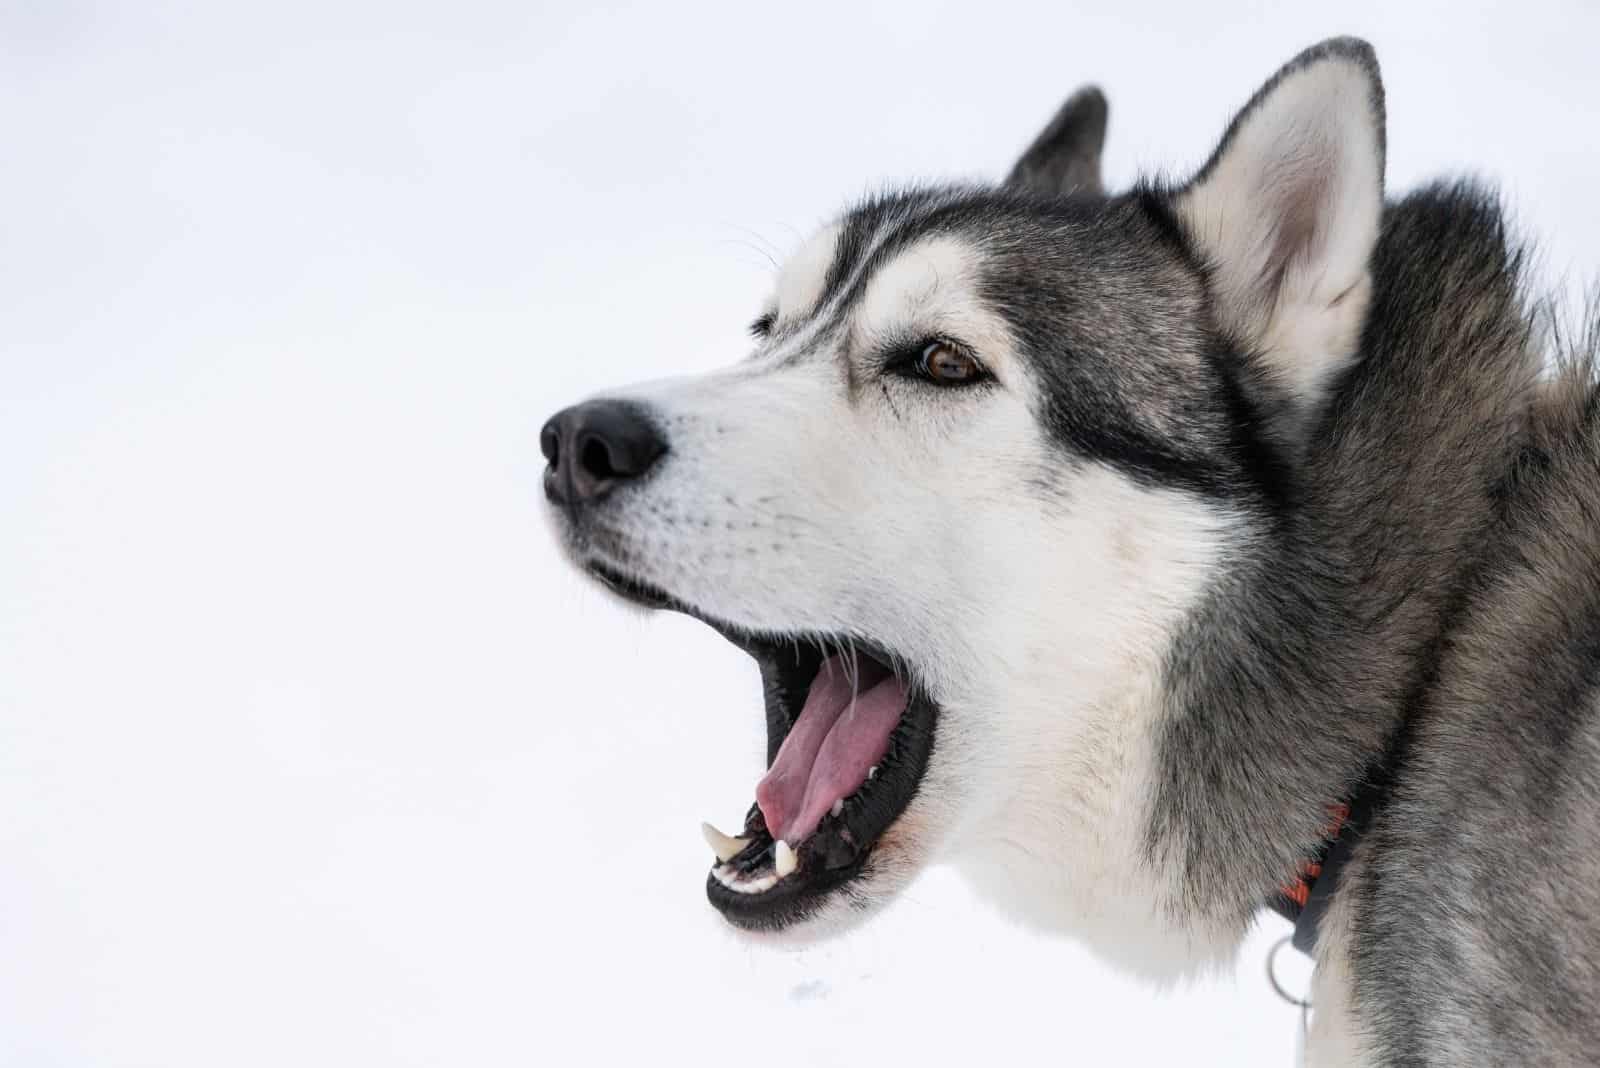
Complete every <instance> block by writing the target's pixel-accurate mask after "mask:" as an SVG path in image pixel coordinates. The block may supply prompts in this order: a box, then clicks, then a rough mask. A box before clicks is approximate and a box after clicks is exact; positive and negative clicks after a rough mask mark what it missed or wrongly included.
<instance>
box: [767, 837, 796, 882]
mask: <svg viewBox="0 0 1600 1068" xmlns="http://www.w3.org/2000/svg"><path fill="white" fill-rule="evenodd" d="M799 866H800V858H799V857H797V856H795V855H794V850H793V849H791V848H790V847H789V843H788V842H785V841H784V840H783V839H781V838H780V839H778V848H777V851H776V852H775V853H774V854H773V860H772V868H773V870H774V871H776V872H777V873H778V878H780V879H782V878H783V877H784V876H785V875H788V874H789V873H790V872H792V871H794V870H795V869H796V868H798V867H799Z"/></svg>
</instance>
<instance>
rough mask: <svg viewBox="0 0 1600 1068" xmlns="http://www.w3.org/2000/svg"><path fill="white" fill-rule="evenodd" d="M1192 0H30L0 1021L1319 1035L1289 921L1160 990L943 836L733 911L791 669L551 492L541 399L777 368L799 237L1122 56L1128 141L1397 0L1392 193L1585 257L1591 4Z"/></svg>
mask: <svg viewBox="0 0 1600 1068" xmlns="http://www.w3.org/2000/svg"><path fill="white" fill-rule="evenodd" d="M1161 7H1162V5H1158V4H1154V3H1139V4H1131V3H1118V4H1107V5H1105V6H1104V7H1103V8H1102V9H1101V10H1087V9H1083V8H1080V7H1076V6H1074V5H1071V4H1067V3H1054V4H1041V3H1033V4H1026V5H1007V4H1002V3H996V2H987V3H983V4H978V5H970V6H966V7H963V6H960V5H953V4H938V3H928V2H915V3H913V2H907V3H864V4H849V5H839V6H832V7H830V6H828V5H824V4H820V3H806V4H784V5H760V4H752V3H745V4H740V5H730V6H728V7H726V8H721V9H715V10H713V9H711V8H701V9H694V10H689V9H684V8H681V7H678V6H676V5H669V4H655V5H649V6H641V7H640V8H638V9H635V10H630V11H621V10H617V11H606V12H601V11H599V10H597V9H596V5H592V4H587V3H583V4H576V3H575V4H551V3H548V2H541V0H534V2H533V3H531V4H530V3H527V2H522V3H511V2H506V3H493V2H459V0H458V2H454V3H450V4H440V5H437V6H436V7H433V8H428V7H424V6H419V5H410V4H396V3H393V2H385V3H363V4H353V3H343V4H326V3H300V2H286V0H276V2H273V3H260V4H254V5H249V6H240V5H225V4H218V3H194V4H187V5H180V4H156V3H152V2H142V3H137V4H129V5H126V6H122V7H118V6H114V5H106V6H102V5H96V4H87V3H78V2H73V0H48V2H40V3H26V2H22V3H18V2H15V0H12V2H6V3H0V1065H3V1066H5V1068H10V1066H26V1068H34V1066H39V1068H45V1066H55V1065H63V1066H65V1065H71V1066H78V1065H85V1066H87V1065H107V1066H122V1065H126V1066H134V1065H140V1066H144V1065H151V1066H154V1065H182V1066H195V1068H201V1066H205V1068H214V1066H221V1065H226V1066H229V1068H244V1066H253V1065H263V1066H266V1065H272V1066H282V1065H338V1066H345V1065H362V1066H365V1065H472V1066H496V1065H534V1064H562V1063H575V1062H627V1061H630V1060H636V1061H638V1062H641V1063H712V1064H716V1063H736V1062H742V1061H744V1060H751V1061H752V1062H754V1063H760V1064H771V1065H790V1064H848V1063H878V1062H879V1061H885V1060H890V1059H892V1060H893V1061H895V1062H900V1063H912V1064H914V1063H918V1062H919V1061H921V1062H926V1061H931V1062H934V1063H947V1062H952V1061H963V1060H965V1061H976V1062H978V1063H989V1062H991V1061H992V1060H996V1059H999V1058H1001V1057H1004V1056H1011V1055H1018V1056H1024V1055H1025V1056H1027V1057H1028V1058H1029V1061H1030V1063H1031V1062H1035V1061H1038V1062H1045V1063H1053V1064H1098V1063H1107V1062H1110V1063H1118V1064H1158V1063H1183V1064H1189V1063H1199V1064H1244V1065H1282V1064H1286V1063H1288V1060H1289V1056H1290V1049H1291V1034H1292V1024H1293V1014H1292V1013H1291V1012H1290V1011H1289V1010H1287V1009H1284V1008H1283V1007H1282V1006H1280V1005H1279V1004H1278V1003H1276V1002H1275V1001H1274V1000H1273V999H1272V998H1271V997H1270V995H1268V994H1267V993H1266V990H1265V986H1264V984H1263V982H1262V980H1261V976H1260V967H1259V966H1260V955H1261V953H1262V952H1263V951H1264V948H1265V946H1266V945H1267V944H1268V943H1269V942H1270V941H1271V939H1272V938H1273V937H1274V936H1275V935H1276V934H1277V931H1278V927H1277V926H1276V925H1275V924H1267V925H1264V926H1263V928H1262V929H1261V930H1260V931H1258V933H1257V935H1256V936H1255V937H1254V938H1252V940H1251V941H1250V943H1249V944H1248V945H1247V947H1246V949H1245V952H1244V954H1243V956H1242V958H1241V964H1240V968H1239V971H1238V974H1237V976H1233V975H1228V976H1223V977H1220V978H1218V979H1217V980H1215V981H1213V982H1207V983H1205V984H1202V985H1199V986H1196V987H1194V988H1186V989H1182V990H1178V991H1172V992H1168V993H1165V994H1157V993H1154V992H1151V991H1149V990H1146V989H1143V988H1140V987H1138V986H1135V985H1134V984H1131V983H1129V982H1127V981H1124V980H1122V979H1120V978H1118V977H1116V976H1113V975H1111V974H1108V973H1107V972H1105V971H1104V970H1102V969H1101V968H1100V967H1099V966H1098V965H1096V964H1095V963H1094V962H1092V961H1091V960H1090V959H1089V958H1087V956H1086V955H1085V954H1084V953H1083V952H1081V951H1080V950H1078V949H1077V948H1075V947H1074V946H1072V945H1070V944H1065V943H1061V942H1058V941H1052V940H1048V939H1044V938H1042V937H1039V936H1035V935H1033V934H1030V933H1027V932H1023V931H1018V930H1015V929H1013V928H1011V927H1010V926H1008V925H1007V924H1006V923H1005V922H1004V921H1002V920H1000V919H997V918H996V917H994V916H993V915H992V914H990V913H988V912H987V911H986V910H985V909H984V907H983V906H981V905H979V904H977V903H976V902H974V901H973V900H972V899H971V897H970V896H969V895H968V893H967V892H966V890H965V889H964V888H963V887H962V885H961V884H960V883H959V882H957V881H956V880H955V878H954V877H953V876H951V875H950V874H948V873H946V872H938V871H936V872H934V873H933V874H931V875H930V876H929V877H927V878H926V879H924V880H923V881H922V882H920V883H919V884H918V885H916V886H915V887H914V888H913V890H912V892H911V893H909V894H907V895H906V897H905V898H904V899H903V900H902V901H901V902H900V903H899V905H898V906H897V907H896V908H895V909H893V910H892V911H891V912H889V913H888V914H886V915H885V916H884V917H883V918H882V919H881V920H880V921H879V922H877V923H875V924H874V925H873V926H871V927H870V928H869V929H868V930H866V931H864V932H862V933H861V934H859V935H857V936H855V937H853V938H851V939H850V940H848V941H847V942H843V943H838V944H833V945H828V946H825V947H821V948H816V949H812V950H809V951H806V952H802V953H774V952H772V951H769V950H757V949H752V948H751V947H749V946H747V945H745V944H743V943H741V942H739V941H737V940H735V939H734V938H732V937H730V936H729V935H728V934H727V933H726V932H725V931H724V930H723V928H722V927H721V926H720V923H719V921H718V920H717V919H716V916H715V914H714V913H713V912H712V911H711V909H710V908H709V907H708V906H707V905H706V904H705V902H704V900H703V897H702V889H701V884H702V880H703V879H704V875H705V870H706V866H707V860H708V858H707V852H706V850H705V848H704V846H702V845H701V843H700V840H699V837H698V834H697V832H696V825H697V823H698V821H699V820H701V819H702V818H710V819H713V820H717V821H720V822H722V823H724V824H725V825H726V824H733V823H736V822H737V821H738V818H739V816H740V814H741V813H742V812H743V811H744V809H745V806H746V805H747V804H748V803H749V800H750V797H751V791H752V788H753V786H754V783H755V780H756V777H757V776H758V774H759V771H760V758H761V752H762V745H763V742H762V728H761V716H760V713H759V710H758V704H757V698H756V680H755V676H754V672H753V668H751V667H750V666H749V665H748V663H747V662H746V661H745V660H744V658H743V657H742V656H741V655H739V654H737V653H735V652H734V651H733V650H731V648H729V647H728V646H726V645H725V644H724V643H723V642H722V641H721V639H719V638H717V637H715V636H714V635H712V634H711V633H710V632H708V631H706V630H704V629H703V628H701V627H699V626H698V625H696V624H693V623H690V622H687V621H685V620H682V619H676V618H650V619H642V618H639V617H635V616H633V615H631V614H629V613H627V612H625V611H623V610H622V609H620V608H618V607H616V606H614V605H613V604H611V603H610V602H609V601H607V600H606V599H604V598H602V597H601V596H600V595H599V594H597V593H596V592H594V591H593V590H591V589H589V588H588V587H587V586H586V585H584V584H583V583H581V582H579V581H578V580H577V579H576V578H574V577H573V576H570V575H568V574H567V572H566V571H565V570H564V569H563V566H562V564H561V562H560V561H559V559H558V557H557V554H556V552H555V551H554V548H553V545H552V542H551V539H550V538H549V537H548V534H547V531H546V530H545V529H544V525H543V516H542V512H541V509H542V500H541V495H540V491H539V472H540V469H541V466H542V461H541V459H540V458H539V456H538V449H537V432H538V427H539V425H540V423H541V422H542V421H543V420H544V418H545V417H546V416H548V415H549V414H550V413H551V412H553V411H554V410H555V409H556V408H557V407H559V406H561V405H564V404H566V403H569V402H571V401H573V400H575V399H578V398H579V397H581V396H582V395H584V394H585V393H587V392H589V391H592V390H595V389H598V388H601V387H603V386H606V385H611V384H616V383H620V382H624V381H627V380H629V379H632V378H636V377H642V376H647V375H656V374H662V373H666V372H669V371H678V370H684V369H693V368H706V367H711V366H714V365H717V364H721V363H725V362H729V361H732V360H734V359H736V358H738V357H739V356H741V355H742V354H743V352H744V345H745V342H744V338H743V333H742V331H743V328H744V324H745V323H746V322H747V321H748V320H749V319H750V318H751V317H752V316H753V315H754V313H755V312H756V311H757V310H758V309H759V304H760V301H761V299H762V297H763V295H764V293H765V290H766V287H767V285H768V281H769V277H770V273H771V268H770V265H769V263H768V262H767V259H768V255H769V254H771V255H774V256H779V257H781V255H782V254H783V253H785V252H787V251H789V250H791V249H792V248H793V247H794V246H795V245H796V243H797V241H798V240H799V238H800V236H801V235H802V234H804V233H805V232H807V231H809V230H810V229H812V228H813V227H814V226H815V225H817V224H818V223H819V222H821V221H822V220H823V219H825V218H826V217H827V216H828V215H830V214H831V213H833V212H834V211H836V210H837V209H838V208H839V207H841V206H842V205H843V204H845V203H846V202H847V201H848V200H850V199H851V198H852V197H854V196H856V195H858V194H860V193H861V192H863V191H864V190H867V189H870V188H872V187H874V186H875V185H877V184H879V183H881V182H883V181H885V180H890V179H907V178H919V177H939V176H974V175H976V176H982V175H997V174H999V173H1001V172H1003V170H1004V168H1005V167H1006V166H1008V165H1009V163H1010V162H1011V158H1012V156H1013V154H1014V153H1015V152H1016V151H1017V149H1018V148H1019V147H1020V146H1021V145H1022V144H1024V143H1025V142H1026V141H1027V140H1028V139H1029V138H1030V137H1031V136H1032V134H1033V133H1034V132H1035V129H1036V127H1037V126H1038V125H1039V124H1040V123H1042V122H1043V121H1044V120H1045V119H1046V118H1047V117H1048V115H1049V114H1050V113H1051V111H1052V110H1053V109H1054V107H1055V106H1056V104H1057V103H1058V101H1059V100H1060V99H1061V98H1062V97H1063V96H1064V95H1065V94H1066V92H1067V91H1069V90H1070V89H1071V88H1073V87H1074V86H1075V85H1077V84H1078V83H1080V82H1082V81H1086V80H1091V79H1092V80H1096V81H1099V82H1100V83H1101V84H1102V85H1104V86H1105V88H1106V90H1107V92H1108V94H1109V95H1110V98H1111V104H1112V120H1111V140H1110V145H1109V148H1108V155H1107V169H1108V174H1109V178H1110V180H1111V182H1112V184H1113V185H1114V186H1118V187H1120V186H1123V185H1125V184H1126V183H1127V182H1128V181H1130V180H1131V178H1132V177H1133V175H1135V174H1136V173H1138V172H1140V171H1141V170H1146V171H1147V170H1153V169H1166V170H1169V171H1171V172H1173V173H1181V171H1182V170H1183V169H1184V168H1186V167H1189V166H1191V165H1193V164H1196V163H1198V162H1199V161H1200V160H1201V159H1202V158H1203V156H1204V155H1205V153H1206V152H1207V151H1208V149H1209V148H1210V146H1211V143H1212V142H1213V140H1214V139H1215V138H1216V136H1217V135H1218V134H1219V133H1220V131H1221V129H1222V126H1223V124H1224V122H1225V121H1226V119H1227V118H1228V116H1229V114H1230V113H1231V111H1232V109H1233V108H1234V107H1235V106H1237V105H1238V104H1240V103H1242V101H1243V100H1244V99H1245V97H1246V96H1247V95H1248V94H1249V93H1250V92H1251V91H1252V90H1253V89H1254V87H1255V86H1256V84H1257V83H1258V82H1259V81H1260V80H1261V79H1263V78H1265V77H1266V76H1267V75H1268V74H1270V73H1271V71H1272V70H1273V69H1274V68H1275V67H1276V66H1277V64H1278V63H1279V62H1281V61H1282V60H1285V59H1287V58H1288V57H1289V56H1290V55H1291V54H1292V53H1293V52H1295V51H1296V50H1298V49H1299V48H1300V47H1301V46H1303V45H1306V44H1309V43H1311V42H1313V41H1314V40H1316V39H1319V38H1320V37H1323V36H1326V35H1328V34H1330V33H1335V32H1359V33H1363V34H1365V35H1367V36H1369V37H1370V38H1371V39H1372V40H1373V41H1374V42H1375V43H1376V44H1377V46H1378V49H1379V52H1380V56H1381V59H1382V62H1383V64H1384V68H1385V74H1386V80H1387V83H1388V88H1389V104H1390V120H1391V121H1390V126H1389V144H1390V157H1389V159H1390V168H1389V175H1390V181H1391V188H1394V189H1401V188H1405V187H1408V186H1411V185H1414V184H1415V183H1416V182H1418V181H1419V180H1421V179H1423V178H1425V177H1427V176H1430V175H1435V174H1439V173H1444V172H1459V171H1461V170H1464V169H1472V170H1475V171H1477V172H1479V173H1482V174H1485V175H1487V176H1490V177H1492V178H1495V179H1498V180H1500V181H1501V182H1502V183H1503V185H1504V187H1505V189H1506V190H1507V192H1508V194H1509V195H1510V196H1511V198H1512V199H1513V201H1514V203H1515V204H1516V206H1517V211H1518V217H1519V219H1520V220H1521V222H1522V223H1523V224H1524V226H1525V227H1526V228H1527V229H1528V230H1529V231H1530V232H1532V233H1535V234H1537V235H1539V237H1540V238H1541V243H1542V247H1543V249H1544V251H1545V257H1546V262H1547V264H1548V268H1549V272H1550V276H1551V277H1552V278H1558V277H1567V278H1572V279H1578V280H1580V281H1581V280H1582V279H1585V278H1588V277H1592V273H1593V272H1592V268H1593V267H1594V266H1595V263H1596V257H1595V255H1594V250H1595V249H1596V248H1600V209H1597V208H1596V203H1597V198H1596V196H1595V192H1594V182H1595V179H1596V176H1597V175H1600V166H1597V163H1600V158H1597V150H1596V148H1595V138H1594V136H1593V122H1594V118H1593V117H1594V114H1595V112H1596V107H1597V104H1600V100H1597V96H1600V93H1597V89H1600V81H1597V79H1600V75H1597V73H1596V66H1595V52H1594V47H1595V46H1594V42H1595V41H1596V40H1597V39H1600V15H1597V14H1596V11H1597V9H1596V8H1594V7H1593V6H1592V5H1586V4H1581V3H1574V4H1570V5H1567V6H1564V7H1560V6H1553V5H1542V6H1541V5H1537V4H1532V3H1522V4H1517V5H1515V6H1513V7H1510V8H1509V9H1508V10H1506V11H1503V12H1499V13H1495V12H1491V11H1490V10H1489V9H1488V8H1485V7H1477V6H1474V5H1470V4H1463V3H1450V4H1441V5H1437V6H1436V8H1435V9H1434V10H1433V11H1432V13H1429V14H1424V13H1421V10H1420V9H1419V8H1418V7H1417V6H1415V5H1385V6H1383V7H1376V6H1375V7H1370V8H1352V7H1350V6H1349V5H1318V8H1317V10H1318V11H1320V12H1322V13H1320V14H1319V13H1313V11H1312V9H1311V8H1310V7H1309V6H1307V5H1280V4H1271V5H1263V6H1262V7H1261V8H1260V9H1259V10H1254V11H1252V10H1238V9H1236V10H1233V11H1227V12H1219V11H1218V5H1215V4H1195V3H1179V4H1172V5H1170V6H1169V8H1168V10H1165V11H1163V10H1161ZM1402 7H1403V8H1404V10H1403V11H1402V10H1400V9H1401V8H1402ZM1332 10H1337V11H1338V12H1339V13H1338V14H1337V15H1330V14H1327V12H1329V11H1332Z"/></svg>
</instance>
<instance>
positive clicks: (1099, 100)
mask: <svg viewBox="0 0 1600 1068" xmlns="http://www.w3.org/2000/svg"><path fill="white" fill-rule="evenodd" d="M1107 110H1108V106H1107V104H1106V97H1105V94H1104V93H1102V92H1101V91H1100V90H1099V89H1097V88H1095V87H1094V86H1092V85H1086V86H1084V87H1083V88H1081V89H1079V90H1078V91H1077V92H1075V93H1073V94H1072V95H1071V96H1070V97H1068V98H1067V102H1066V103H1065V104H1062V105H1061V110H1059V111H1057V112H1056V115H1055V118H1053V119H1051V120H1050V124H1049V125H1048V126H1046V127H1045V128H1044V129H1043V130H1042V131H1041V132H1040V134H1039V136H1038V137H1036V138H1034V140H1033V144H1031V145H1029V146H1028V150H1027V151H1026V152H1024V153H1023V154H1022V158H1021V159H1019V160H1017V163H1016V166H1014V167H1012V168H1011V173H1010V174H1009V175H1007V176H1006V183H1005V184H1006V185H1008V186H1011V187H1012V188H1014V189H1030V190H1032V191H1033V192H1035V193H1047V194H1050V195H1054V196H1060V195H1065V194H1067V193H1079V194H1088V195H1093V196H1098V195H1099V194H1100V193H1101V192H1102V190H1103V187H1102V185H1101V182H1100V150H1101V149H1102V148H1104V147H1105V143H1106V112H1107Z"/></svg>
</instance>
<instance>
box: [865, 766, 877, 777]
mask: <svg viewBox="0 0 1600 1068" xmlns="http://www.w3.org/2000/svg"><path fill="white" fill-rule="evenodd" d="M877 777H878V765H876V764H874V765H872V767H870V768H868V769H867V778H869V779H876V778H877Z"/></svg>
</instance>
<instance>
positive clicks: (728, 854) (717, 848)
mask: <svg viewBox="0 0 1600 1068" xmlns="http://www.w3.org/2000/svg"><path fill="white" fill-rule="evenodd" d="M700 833H701V834H702V835H704V836H705V839H706V845H708V846H710V847H711V852H713V853H715V854H716V855H717V859H718V860H720V861H721V862H722V863H724V864H726V863H727V862H728V861H730V860H732V859H733V858H734V857H736V856H738V855H739V854H740V853H743V852H744V847H745V846H747V845H749V844H750V839H748V838H729V837H728V836H727V835H725V834H723V833H722V832H721V831H719V830H717V829H716V828H715V827H713V826H711V824H709V823H702V824H701V825H700Z"/></svg>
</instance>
